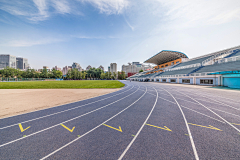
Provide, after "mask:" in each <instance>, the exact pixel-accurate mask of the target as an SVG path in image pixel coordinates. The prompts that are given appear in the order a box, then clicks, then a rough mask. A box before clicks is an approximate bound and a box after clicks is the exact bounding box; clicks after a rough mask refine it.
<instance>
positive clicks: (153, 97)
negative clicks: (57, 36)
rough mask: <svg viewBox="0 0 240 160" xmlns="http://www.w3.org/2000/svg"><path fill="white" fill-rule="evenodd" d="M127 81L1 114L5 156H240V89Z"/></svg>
mask: <svg viewBox="0 0 240 160" xmlns="http://www.w3.org/2000/svg"><path fill="white" fill-rule="evenodd" d="M122 82H123V83H125V84H126V86H125V87H124V88H123V89H121V90H119V91H117V92H114V93H110V94H107V95H103V96H99V97H95V98H91V99H87V100H83V101H79V102H75V103H70V104H66V105H62V106H57V107H53V108H50V109H45V110H40V111H36V112H30V113H27V114H22V115H17V116H13V117H9V118H4V119H0V159H1V160H9V159H11V160H13V159H17V160H20V159H23V160H26V159H31V160H33V159H64V160H68V159H69V160H77V159H81V160H82V159H84V160H85V159H91V160H98V159H101V160H106V159H114V160H115V159H143V160H147V159H187V160H190V159H216V160H221V159H223V160H226V159H231V160H233V159H236V160H239V159H240V105H239V103H240V93H237V92H230V91H223V90H219V91H218V90H211V89H202V88H194V87H192V88H190V87H186V86H184V85H182V86H179V85H174V84H172V85H165V84H161V83H152V82H148V83H147V82H146V83H143V82H128V81H122ZM19 124H21V125H19ZM20 126H22V131H23V132H21V129H20ZM29 126H30V127H29ZM119 126H120V127H119ZM27 127H29V128H27ZM73 127H75V128H73ZM24 129H26V130H24Z"/></svg>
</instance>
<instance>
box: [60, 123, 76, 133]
mask: <svg viewBox="0 0 240 160" xmlns="http://www.w3.org/2000/svg"><path fill="white" fill-rule="evenodd" d="M61 126H63V127H64V128H66V129H67V130H69V131H70V132H73V130H74V128H75V127H73V128H72V130H71V129H69V128H68V127H66V126H64V125H63V124H61Z"/></svg>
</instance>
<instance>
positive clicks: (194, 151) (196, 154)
mask: <svg viewBox="0 0 240 160" xmlns="http://www.w3.org/2000/svg"><path fill="white" fill-rule="evenodd" d="M164 90H165V89H164ZM165 91H166V92H168V91H167V90H165ZM168 93H169V94H170V95H171V96H172V98H173V99H174V100H175V102H176V103H177V105H178V107H179V109H180V111H181V113H182V116H183V119H184V121H185V124H186V127H187V130H188V135H189V138H190V141H191V144H192V148H193V153H194V156H195V159H196V160H199V157H198V153H197V149H196V146H195V144H194V141H193V137H192V134H191V131H190V128H189V126H188V122H187V119H186V117H185V115H184V113H183V111H182V108H181V106H180V105H179V103H178V101H177V100H176V99H175V97H174V96H173V95H172V94H171V93H170V92H168Z"/></svg>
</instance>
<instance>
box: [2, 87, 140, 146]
mask: <svg viewBox="0 0 240 160" xmlns="http://www.w3.org/2000/svg"><path fill="white" fill-rule="evenodd" d="M139 88H140V86H139ZM139 88H138V89H137V90H136V91H135V92H133V93H131V94H129V95H127V96H125V97H123V98H121V99H119V100H117V101H114V102H112V103H109V104H107V105H105V106H103V107H100V108H98V109H95V110H92V111H90V112H87V113H85V114H82V115H80V116H77V117H74V118H72V119H69V120H67V121H64V122H61V123H59V124H56V125H54V126H51V127H48V128H45V129H43V130H40V131H37V132H35V133H32V134H29V135H27V136H25V137H21V138H18V139H15V140H13V141H10V142H7V143H4V144H2V145H0V148H1V147H3V146H6V145H8V144H11V143H14V142H17V141H19V140H22V139H25V138H27V137H30V136H33V135H35V134H38V133H41V132H43V131H46V130H49V129H51V128H54V127H57V126H59V125H61V124H63V123H67V122H70V121H72V120H75V119H78V118H80V117H83V116H85V115H88V114H90V113H93V112H95V111H97V110H100V109H103V108H105V107H107V106H109V105H112V104H114V103H116V102H118V101H121V100H123V99H125V98H127V97H129V96H130V95H132V94H134V93H136V92H137V91H138V90H139Z"/></svg>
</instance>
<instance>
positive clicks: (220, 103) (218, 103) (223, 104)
mask: <svg viewBox="0 0 240 160" xmlns="http://www.w3.org/2000/svg"><path fill="white" fill-rule="evenodd" d="M184 92H185V91H184ZM185 93H186V92H185ZM191 94H194V93H191ZM197 95H198V94H197ZM199 95H200V96H203V95H201V94H199ZM203 97H204V98H207V99H210V98H209V97H207V96H203ZM195 99H198V100H201V101H205V102H209V103H213V104H217V105H222V106H228V107H230V108H233V109H236V110H240V108H235V107H232V106H230V105H228V104H225V103H222V102H220V101H216V100H214V99H210V100H211V101H208V100H206V99H201V97H199V98H195ZM182 100H184V99H182ZM184 101H187V100H184ZM212 101H215V102H217V103H214V102H212ZM188 102H190V101H188ZM191 103H194V102H191ZM194 104H198V103H194ZM198 105H199V104H198Z"/></svg>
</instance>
